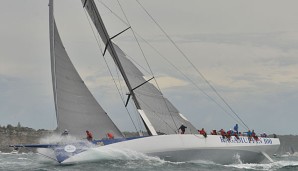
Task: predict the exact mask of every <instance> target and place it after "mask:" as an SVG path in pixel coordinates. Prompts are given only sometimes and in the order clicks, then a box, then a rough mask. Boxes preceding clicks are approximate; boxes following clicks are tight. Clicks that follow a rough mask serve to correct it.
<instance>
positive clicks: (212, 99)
mask: <svg viewBox="0 0 298 171" xmlns="http://www.w3.org/2000/svg"><path fill="white" fill-rule="evenodd" d="M98 2H99V1H98ZM99 3H101V4H102V5H103V6H104V7H106V8H107V9H108V10H109V11H110V12H111V13H112V14H113V15H114V16H115V17H117V18H118V19H119V20H120V21H122V22H123V24H125V25H126V26H127V27H129V25H128V24H127V23H126V22H125V21H124V20H123V19H122V18H121V17H119V16H118V15H117V14H116V13H115V12H114V11H112V10H111V9H110V8H109V7H108V6H107V5H106V4H105V3H103V2H102V1H100V2H99ZM134 32H135V31H134ZM135 33H136V35H137V36H139V37H140V38H141V39H142V40H143V41H144V42H145V43H146V44H147V45H149V46H150V47H151V48H152V49H153V50H154V51H155V52H157V53H158V54H159V55H160V56H161V57H162V58H163V59H165V60H166V61H167V62H168V63H169V64H170V65H171V66H172V67H173V68H175V69H176V70H178V71H179V72H180V74H182V75H183V76H184V77H185V78H186V79H188V80H189V81H190V82H191V83H192V84H193V85H194V86H195V87H197V88H198V89H199V90H200V91H201V92H202V93H203V94H204V95H206V96H207V97H208V98H209V99H210V100H211V101H213V102H214V103H215V104H217V105H218V106H219V108H221V109H222V110H223V111H224V112H225V113H226V114H228V116H230V117H231V118H232V119H233V120H235V121H236V122H238V121H237V119H236V118H234V117H233V115H231V114H230V113H229V112H228V111H227V110H226V109H225V108H224V107H223V106H221V105H220V104H219V103H218V102H217V101H216V100H215V99H214V98H212V97H211V96H209V95H208V94H207V93H206V92H205V91H204V90H202V89H201V88H200V87H199V86H198V85H197V84H196V83H195V82H194V81H192V80H191V79H190V78H189V77H187V76H186V74H184V73H183V72H182V71H180V70H179V69H178V68H177V67H176V66H175V65H174V64H173V63H171V62H170V61H169V60H168V59H166V58H165V57H164V56H163V55H162V54H161V53H160V52H159V51H158V50H157V49H156V48H155V47H154V46H153V45H151V44H150V43H149V42H148V41H147V40H145V39H144V38H143V37H142V36H141V35H140V34H138V33H137V32H135ZM125 55H126V56H127V57H129V59H130V60H132V61H133V62H134V63H135V64H137V65H138V66H139V67H141V68H142V69H143V70H144V71H146V72H147V73H150V72H149V71H147V70H146V69H145V68H144V67H143V66H141V65H140V64H138V63H137V62H136V61H135V60H134V59H133V58H132V57H130V56H129V55H128V54H125ZM241 124H242V123H241ZM243 126H245V125H243Z"/></svg>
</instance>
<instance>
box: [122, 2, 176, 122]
mask: <svg viewBox="0 0 298 171" xmlns="http://www.w3.org/2000/svg"><path fill="white" fill-rule="evenodd" d="M117 2H118V4H119V6H120V8H121V11H122V13H123V15H124V17H125V19H126V22H127V23H128V25H129V27H131V24H130V23H129V20H128V18H127V16H126V14H125V12H124V10H123V8H122V6H121V4H120V2H119V0H117ZM131 30H132V33H133V36H134V38H135V40H136V42H137V44H138V46H139V48H140V50H141V53H142V55H143V57H144V59H145V61H146V63H147V66H148V68H149V70H150V72H151V75H152V76H154V74H153V71H152V69H151V67H150V65H149V63H148V60H147V58H146V56H145V53H144V51H143V49H142V47H141V44H140V42H139V41H138V39H137V37H136V35H135V32H134V30H133V28H132V27H131ZM154 81H155V84H156V86H157V88H158V90H159V91H160V93H161V89H160V87H159V85H158V83H157V80H156V79H155V78H154ZM161 94H162V93H161ZM164 101H165V99H164ZM165 105H166V107H167V109H168V111H169V112H170V109H169V107H168V105H167V103H166V101H165ZM170 115H171V117H172V120H173V122H174V124H175V126H176V128H178V126H177V124H176V122H175V120H174V118H173V116H172V113H171V112H170Z"/></svg>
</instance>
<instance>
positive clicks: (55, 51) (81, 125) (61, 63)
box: [49, 1, 122, 138]
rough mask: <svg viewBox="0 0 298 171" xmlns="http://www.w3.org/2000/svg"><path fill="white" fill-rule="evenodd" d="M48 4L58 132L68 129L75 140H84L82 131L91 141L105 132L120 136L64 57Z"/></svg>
mask: <svg viewBox="0 0 298 171" xmlns="http://www.w3.org/2000/svg"><path fill="white" fill-rule="evenodd" d="M49 5H50V44H51V69H52V81H53V89H54V99H55V109H56V116H57V124H58V131H59V132H62V131H63V130H64V129H68V130H69V133H70V134H71V135H73V136H76V137H78V138H84V137H85V134H86V133H85V131H86V130H89V131H91V132H92V133H93V136H94V138H103V137H106V133H108V132H111V133H113V134H114V136H115V137H122V133H121V132H120V130H119V129H118V128H117V127H116V126H115V124H114V123H113V122H112V120H111V119H110V118H109V116H108V115H107V113H106V112H105V111H104V110H103V109H102V107H101V106H100V105H99V104H98V102H97V101H96V99H95V98H94V97H93V95H92V94H91V93H90V91H89V89H88V88H87V87H86V85H85V83H84V81H83V80H82V79H81V77H80V75H79V74H78V72H77V71H76V69H75V67H74V65H73V64H72V62H71V60H70V58H69V56H68V55H67V52H66V50H65V48H64V46H63V44H62V41H61V39H60V36H59V33H58V30H57V27H56V24H55V20H54V16H53V1H50V4H49Z"/></svg>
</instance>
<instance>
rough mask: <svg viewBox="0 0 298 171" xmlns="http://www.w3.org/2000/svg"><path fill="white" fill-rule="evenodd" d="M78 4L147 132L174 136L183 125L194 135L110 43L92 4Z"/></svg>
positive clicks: (124, 56)
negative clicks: (97, 33) (111, 61)
mask: <svg viewBox="0 0 298 171" xmlns="http://www.w3.org/2000/svg"><path fill="white" fill-rule="evenodd" d="M82 3H83V5H84V7H85V8H86V10H87V12H88V14H89V15H90V18H91V19H92V21H93V23H94V25H95V27H96V29H97V30H98V32H99V34H100V36H101V38H102V40H103V42H104V43H105V44H106V49H107V50H108V51H109V52H110V54H111V56H112V57H113V59H114V61H115V63H116V65H117V67H118V68H119V70H120V72H121V74H122V76H123V78H124V80H125V82H126V84H127V86H128V89H129V91H130V94H131V95H132V97H133V100H134V102H135V104H136V107H137V109H138V111H139V113H140V115H141V117H142V119H143V121H144V123H145V126H146V128H147V130H148V131H149V132H150V133H151V134H153V135H155V134H158V133H160V134H175V133H177V128H178V127H180V125H181V124H184V125H185V126H187V127H188V129H187V131H186V133H197V129H196V128H195V127H194V126H193V125H192V124H191V123H190V122H189V121H187V119H186V118H185V117H184V116H182V115H181V114H180V113H179V111H178V110H177V109H176V108H175V107H174V106H173V105H172V103H171V102H170V101H169V100H167V99H166V98H165V97H164V96H163V95H162V93H161V92H160V91H159V90H158V89H157V88H156V87H155V86H154V85H153V84H151V83H149V82H147V81H146V80H145V79H144V78H143V74H142V73H141V71H140V70H139V69H138V68H137V67H136V66H135V65H134V64H133V63H132V62H131V61H130V60H129V59H128V58H127V57H126V55H125V53H124V52H123V51H122V50H121V49H120V48H119V47H118V46H117V45H116V44H114V43H112V41H111V39H110V37H109V35H108V33H107V31H106V28H105V26H104V24H103V21H102V19H101V17H100V15H99V12H98V10H97V8H96V5H95V3H94V1H93V0H82Z"/></svg>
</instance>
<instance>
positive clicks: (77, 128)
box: [13, 0, 280, 164]
mask: <svg viewBox="0 0 298 171" xmlns="http://www.w3.org/2000/svg"><path fill="white" fill-rule="evenodd" d="M82 4H83V7H84V8H85V10H86V11H87V13H88V14H89V16H90V18H91V20H92V22H93V24H94V26H95V28H96V29H97V32H98V34H99V35H100V37H101V39H102V42H103V43H104V44H105V50H104V52H103V55H105V54H106V53H109V54H110V56H111V57H112V58H113V61H114V62H115V64H116V66H117V68H118V69H119V71H120V73H121V75H122V77H123V79H124V81H125V84H126V86H127V88H128V90H129V94H128V100H127V102H129V99H130V98H131V99H132V101H133V103H134V105H135V108H136V109H137V111H138V113H139V116H140V118H141V120H142V123H143V124H144V127H145V128H146V130H147V133H148V136H141V135H140V136H138V137H132V138H126V137H124V135H123V134H122V133H121V131H120V130H119V129H118V128H117V126H116V125H115V124H114V123H113V121H112V120H111V118H110V117H109V116H108V114H107V112H106V111H105V110H104V109H103V108H102V107H101V106H100V105H99V103H98V102H97V101H96V99H95V98H94V96H93V95H92V94H91V92H90V91H89V89H88V88H87V86H86V85H85V83H84V81H83V80H82V79H81V77H80V75H79V74H78V72H77V70H76V69H75V67H74V65H73V64H72V62H71V60H70V58H69V56H68V54H67V52H66V50H65V48H64V46H63V43H62V41H61V38H60V36H59V33H58V29H57V26H56V23H55V19H54V12H53V11H54V10H53V0H50V1H49V16H50V17H49V18H50V19H49V23H50V53H51V69H52V80H53V92H54V102H55V110H56V118H57V125H58V128H57V130H58V131H59V132H63V131H64V130H65V129H67V130H69V132H70V133H71V135H72V136H75V137H78V138H82V137H84V136H85V131H86V130H89V131H91V132H92V133H93V135H95V137H94V138H95V139H98V140H94V141H93V142H92V144H93V145H90V144H89V143H88V142H87V141H86V140H77V141H74V142H67V143H61V142H59V143H56V144H31V145H24V144H21V145H13V147H33V148H50V149H52V150H53V151H54V153H55V155H56V159H57V161H58V162H59V163H76V162H80V161H81V160H82V159H86V160H87V159H88V155H90V153H91V152H94V150H98V152H100V151H102V150H109V149H114V150H130V151H135V152H139V153H144V154H146V155H149V156H157V157H159V158H161V159H164V160H169V161H192V160H210V161H214V162H216V163H222V164H228V163H233V162H234V161H235V156H240V160H241V161H242V162H244V163H258V162H260V161H262V160H264V159H265V158H267V159H269V160H270V161H272V159H271V158H270V156H271V155H273V154H274V153H275V152H276V151H277V149H278V148H279V145H280V142H279V139H278V138H259V140H254V139H252V140H251V139H249V138H248V137H244V136H240V137H239V138H236V137H234V136H232V137H231V139H227V138H223V137H222V136H221V135H208V137H206V138H205V137H204V136H203V135H199V134H198V132H197V129H196V128H195V126H193V125H192V123H190V122H189V121H188V120H187V119H186V117H185V116H183V115H182V114H181V113H180V112H179V111H178V109H176V107H175V106H174V105H173V104H172V103H171V102H170V101H169V100H168V99H167V98H166V97H164V96H163V94H162V93H161V92H160V90H159V89H157V88H156V87H155V86H154V85H153V84H151V83H150V80H151V79H145V78H144V74H143V73H142V72H141V71H140V70H139V69H138V68H137V67H136V66H135V65H134V63H133V62H132V61H130V60H129V59H128V58H127V56H126V54H125V53H124V52H123V51H122V49H121V48H120V47H119V46H117V45H116V44H115V43H114V42H113V40H112V39H113V38H114V37H115V36H114V37H110V35H109V34H108V31H107V30H106V27H105V25H104V22H103V20H102V18H101V16H100V14H99V12H98V10H97V7H96V4H95V2H94V1H93V0H82ZM128 29H129V28H128ZM124 31H125V30H124ZM116 36H118V35H116ZM181 124H183V125H185V126H186V127H187V129H186V132H185V134H179V133H178V131H177V129H178V128H179V126H180V125H181ZM107 133H112V134H113V135H114V138H113V139H106V138H105V137H106V134H107Z"/></svg>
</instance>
